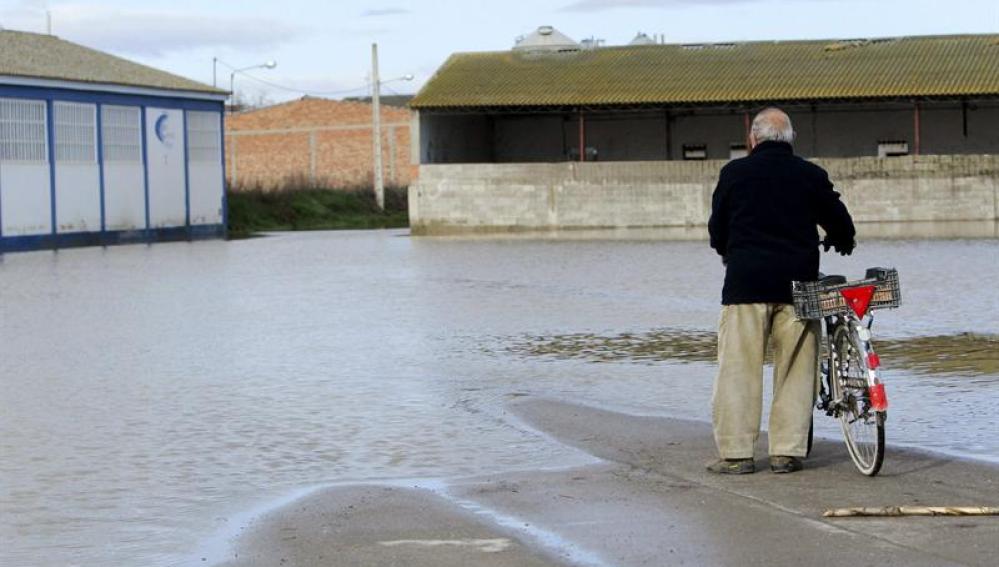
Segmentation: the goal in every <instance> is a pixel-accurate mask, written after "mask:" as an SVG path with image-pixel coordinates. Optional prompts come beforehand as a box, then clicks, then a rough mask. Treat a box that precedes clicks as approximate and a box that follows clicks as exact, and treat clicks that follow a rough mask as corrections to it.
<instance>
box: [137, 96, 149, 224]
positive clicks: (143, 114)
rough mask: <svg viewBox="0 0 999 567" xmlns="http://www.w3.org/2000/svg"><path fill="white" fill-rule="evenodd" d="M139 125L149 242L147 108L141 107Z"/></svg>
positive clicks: (143, 190)
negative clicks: (140, 129)
mask: <svg viewBox="0 0 999 567" xmlns="http://www.w3.org/2000/svg"><path fill="white" fill-rule="evenodd" d="M139 124H140V126H141V128H142V133H141V135H140V136H139V137H140V138H141V140H142V192H143V193H144V194H145V196H146V200H145V204H146V228H145V233H146V240H147V241H148V240H149V239H150V237H151V235H150V232H149V229H150V228H152V227H150V226H149V155H148V152H147V151H146V141H147V140H146V138H148V133H147V132H146V107H145V106H140V107H139Z"/></svg>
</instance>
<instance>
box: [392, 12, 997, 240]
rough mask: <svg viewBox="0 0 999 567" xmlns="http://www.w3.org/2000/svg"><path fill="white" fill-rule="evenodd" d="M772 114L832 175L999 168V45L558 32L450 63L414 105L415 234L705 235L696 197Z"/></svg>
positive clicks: (986, 38) (961, 40) (972, 40)
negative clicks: (621, 229) (597, 231)
mask: <svg viewBox="0 0 999 567" xmlns="http://www.w3.org/2000/svg"><path fill="white" fill-rule="evenodd" d="M770 105H777V106H780V107H781V108H783V109H784V110H786V111H788V113H789V114H790V116H791V118H792V120H793V122H794V126H795V129H796V131H797V140H796V142H795V149H796V151H797V153H799V154H800V155H803V156H805V157H808V158H810V159H816V160H826V161H828V162H829V163H830V164H832V165H830V167H840V168H845V169H846V170H849V171H851V172H853V171H857V167H860V169H862V170H863V171H866V172H868V173H866V174H864V175H870V176H871V178H872V179H878V178H884V177H892V176H896V177H897V176H899V175H903V174H904V175H909V174H908V173H906V172H908V171H914V170H917V169H918V170H919V171H921V172H923V173H922V175H923V176H924V177H926V178H930V177H933V176H935V175H943V173H944V172H945V171H951V172H953V171H952V170H953V166H952V165H951V164H953V163H955V160H954V159H951V158H959V157H962V156H969V159H970V161H969V160H960V159H959V160H957V163H966V162H967V163H972V162H974V161H975V160H974V159H971V158H970V156H994V155H996V154H999V35H961V36H927V37H900V38H884V39H850V40H822V41H814V40H809V41H759V42H737V43H711V44H687V45H681V44H664V43H659V42H657V41H655V40H652V38H649V37H648V36H643V35H640V36H639V37H637V38H636V40H635V41H634V42H632V44H631V45H627V46H616V47H603V46H601V45H600V43H599V42H594V41H586V42H582V43H577V42H575V41H573V40H572V39H570V38H568V37H566V36H565V35H563V34H560V33H559V32H558V31H557V30H554V29H552V28H551V27H547V26H546V27H542V28H539V29H538V30H537V31H535V32H534V33H532V34H530V35H528V36H526V37H523V38H520V39H519V40H518V41H517V43H516V45H515V46H514V47H513V49H511V50H510V51H503V52H487V53H458V54H455V55H453V56H451V57H450V58H449V59H448V60H447V61H446V62H445V63H444V65H443V66H442V67H441V68H440V69H439V70H438V71H437V73H436V74H435V75H434V76H433V77H432V78H431V79H430V80H429V81H428V82H427V84H426V85H425V86H424V88H423V89H422V90H421V91H420V92H419V93H418V94H417V96H416V97H415V98H414V99H413V100H412V101H411V102H410V107H411V108H412V109H414V111H416V113H417V120H418V122H419V135H418V136H417V137H416V138H417V139H416V140H415V141H414V148H413V151H414V156H415V157H418V158H419V163H420V164H421V166H420V173H419V177H420V181H419V184H418V187H416V188H415V189H414V190H412V191H411V194H410V203H411V207H412V210H411V219H412V220H413V227H414V231H417V232H421V231H422V232H435V231H446V230H451V229H454V230H463V229H479V228H498V229H510V228H514V229H517V228H539V227H541V228H566V227H589V226H649V225H653V224H655V225H669V226H671V225H675V224H679V225H686V226H690V225H700V224H702V223H703V222H706V220H707V218H706V211H705V208H704V206H703V205H702V204H703V203H704V202H710V200H709V199H706V198H705V195H703V194H701V193H704V192H705V191H706V192H707V196H708V197H710V188H711V187H710V185H711V183H710V178H711V177H713V175H714V174H716V173H717V170H718V169H719V168H720V167H721V165H722V164H723V163H724V162H725V161H727V160H730V159H733V158H737V157H741V156H744V155H746V153H747V152H748V143H747V138H748V132H749V125H750V121H751V118H752V116H753V115H754V114H755V113H756V112H757V111H759V110H760V109H762V108H764V107H766V106H770ZM891 159H894V160H903V162H905V163H910V164H913V168H905V167H902V165H901V163H902V162H898V161H896V162H890V161H885V160H891ZM865 160H874V161H865ZM906 160H907V161H906ZM983 160H984V161H983ZM979 161H983V163H986V164H991V163H992V161H991V158H982V160H979ZM572 163H575V164H577V166H578V167H574V168H566V164H572ZM936 163H941V164H942V165H941V166H940V167H937V166H936V165H934V164H936ZM542 164H545V165H542ZM583 164H585V166H584V165H583ZM627 164H631V165H630V166H629V165H627ZM915 164H918V167H917V166H916V165H915ZM528 166H531V167H528ZM855 166H857V167H855ZM962 167H963V166H962ZM967 167H968V168H970V169H971V170H974V171H978V172H979V174H981V175H979V177H982V176H984V177H982V179H983V183H992V182H993V181H994V178H995V176H994V173H988V172H985V173H982V171H983V170H981V168H979V167H978V166H972V165H969V166H967ZM989 167H991V165H989ZM976 168H977V169H976ZM528 171H530V172H531V173H530V174H528V173H527V172H528ZM640 172H645V173H640ZM892 172H894V173H892ZM956 173H957V174H960V175H963V173H962V172H960V171H959V172H956ZM852 175H853V174H851V176H852ZM948 175H949V173H948ZM976 175H978V174H976ZM583 177H585V178H586V179H589V180H590V181H585V182H584V181H581V179H583ZM909 177H912V176H911V175H909ZM624 178H628V179H630V180H631V181H630V182H629V183H630V185H629V183H625V182H624V181H623V179H624ZM531 179H535V180H539V181H538V182H537V183H534V182H533V181H531ZM535 185H536V187H535ZM583 186H585V190H584V189H580V187H583ZM629 186H630V187H633V188H634V189H629V188H628V187H629ZM684 186H685V187H687V188H686V189H683V188H682V187H684ZM695 186H696V187H697V189H696V191H695V189H693V188H692V187H695ZM528 187H535V189H536V191H531V190H529V189H528ZM614 187H619V190H620V192H618V191H617V190H615V189H614ZM642 188H644V189H642ZM645 190H648V191H651V193H648V194H646V193H643V191H645ZM477 191H483V192H488V193H489V195H488V196H486V194H485V193H483V195H482V196H481V198H478V197H476V195H477ZM587 192H588V193H587ZM694 193H698V194H697V195H694ZM584 194H586V195H589V196H588V197H586V198H585V199H583V197H582V195H584ZM668 195H672V197H667V196H668ZM677 195H684V197H683V198H681V199H677V198H676V197H677ZM612 197H613V198H614V199H616V201H614V202H611V201H609V200H607V199H611V198H612ZM601 198H603V199H605V202H603V203H599V202H600V200H601ZM992 198H993V200H994V196H993V197H992ZM580 199H583V201H580ZM622 199H624V202H626V203H627V202H632V203H634V204H635V206H636V207H639V206H642V207H644V208H645V209H648V211H647V214H644V213H642V212H641V211H637V210H636V214H628V213H621V212H620V211H621V203H622ZM670 199H671V200H672V201H673V203H676V202H686V203H687V205H685V209H684V211H682V212H678V211H677V210H676V209H675V207H674V208H671V204H670V202H669V200H670ZM685 199H686V201H684V200H685ZM498 202H506V203H508V204H510V205H509V206H499V205H496V203H498ZM531 202H533V203H535V205H528V204H527V203H531ZM570 202H575V203H576V205H574V206H572V207H570V205H569V203H570ZM513 203H515V205H513ZM598 203H599V204H598ZM615 203H616V205H615ZM468 207H472V208H473V209H474V210H472V209H469V208H468ZM597 208H603V209H605V210H607V211H617V213H614V215H610V213H608V214H604V215H600V214H595V212H594V211H595V210H596V209H597ZM900 210H901V211H903V212H897V213H894V216H895V217H896V220H917V219H916V218H910V217H908V216H907V215H906V213H905V212H904V206H903V207H902V209H900ZM988 210H989V211H992V212H990V214H991V215H993V216H994V211H995V209H994V207H992V206H990V207H989V208H988ZM517 211H519V212H517ZM927 214H928V213H925V214H923V213H921V214H920V215H915V216H927ZM955 214H956V213H955ZM944 216H947V214H944ZM928 220H932V219H928Z"/></svg>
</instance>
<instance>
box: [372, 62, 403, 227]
mask: <svg viewBox="0 0 999 567" xmlns="http://www.w3.org/2000/svg"><path fill="white" fill-rule="evenodd" d="M412 80H413V76H412V75H403V76H401V77H396V78H394V79H389V80H387V81H382V80H381V79H379V78H378V44H377V43H372V44H371V139H372V153H373V157H374V168H375V170H374V189H375V203H377V205H378V208H379V209H381V210H385V180H384V178H383V177H382V110H381V106H382V105H381V90H382V85H383V84H384V83H390V82H392V81H412Z"/></svg>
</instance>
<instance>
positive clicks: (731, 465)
mask: <svg viewBox="0 0 999 567" xmlns="http://www.w3.org/2000/svg"><path fill="white" fill-rule="evenodd" d="M707 468H708V470H709V471H711V472H713V473H718V474H751V473H754V472H756V463H755V462H753V459H719V460H717V461H715V462H713V463H711V464H710V465H708V467H707Z"/></svg>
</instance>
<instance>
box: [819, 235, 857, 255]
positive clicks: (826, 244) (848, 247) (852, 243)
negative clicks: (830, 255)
mask: <svg viewBox="0 0 999 567" xmlns="http://www.w3.org/2000/svg"><path fill="white" fill-rule="evenodd" d="M856 247H857V241H856V240H853V239H850V240H849V241H847V242H840V241H836V240H830V239H829V238H826V239H825V240H823V241H822V250H823V251H824V252H828V251H829V248H835V249H836V251H837V252H839V255H840V256H849V255H850V254H853V249H854V248H856Z"/></svg>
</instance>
